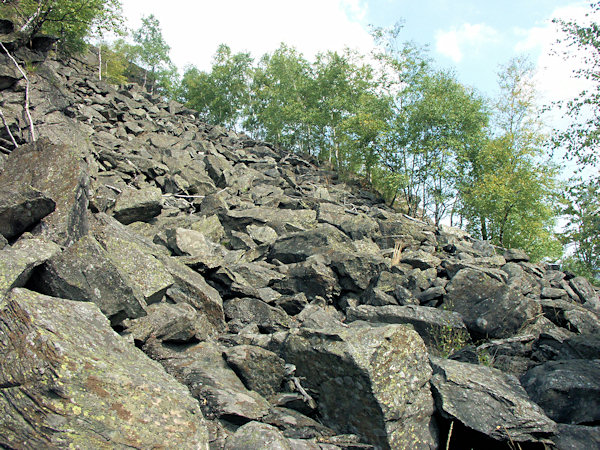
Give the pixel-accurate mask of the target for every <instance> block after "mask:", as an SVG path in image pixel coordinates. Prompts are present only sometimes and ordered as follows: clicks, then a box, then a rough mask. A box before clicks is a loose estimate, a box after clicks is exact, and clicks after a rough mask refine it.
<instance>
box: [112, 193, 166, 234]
mask: <svg viewBox="0 0 600 450" xmlns="http://www.w3.org/2000/svg"><path fill="white" fill-rule="evenodd" d="M161 210H162V192H161V190H160V189H158V188H154V187H146V188H143V189H132V188H128V189H125V190H124V191H123V192H121V193H120V194H119V196H118V197H117V201H116V203H115V208H114V211H113V214H114V216H115V219H117V220H118V221H119V222H121V223H122V224H124V225H128V224H130V223H133V222H138V221H139V222H147V221H149V220H150V219H152V218H154V217H156V216H158V215H159V214H160V211H161Z"/></svg>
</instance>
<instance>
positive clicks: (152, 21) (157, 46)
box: [133, 14, 172, 93]
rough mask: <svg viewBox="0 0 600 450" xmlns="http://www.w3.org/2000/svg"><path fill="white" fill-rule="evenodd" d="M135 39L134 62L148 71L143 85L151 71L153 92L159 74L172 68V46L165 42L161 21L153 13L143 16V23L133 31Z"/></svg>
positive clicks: (144, 84)
mask: <svg viewBox="0 0 600 450" xmlns="http://www.w3.org/2000/svg"><path fill="white" fill-rule="evenodd" d="M133 40H134V42H135V43H136V44H137V46H136V47H135V48H134V50H135V52H134V58H135V59H134V62H136V63H138V64H139V65H140V66H142V67H143V68H144V69H146V71H147V72H145V74H144V83H143V87H146V85H147V84H148V71H149V72H150V73H149V75H150V83H151V87H150V91H151V92H152V93H153V92H154V88H155V85H156V83H157V79H158V78H159V75H161V74H164V73H165V72H167V73H168V71H169V70H170V69H171V68H172V64H171V58H170V57H169V52H170V51H171V47H169V45H168V44H167V43H166V42H165V40H164V38H163V35H162V31H161V29H160V22H159V21H158V19H157V18H156V17H154V15H153V14H150V15H149V16H148V17H143V18H142V25H141V26H140V28H138V29H137V30H135V31H134V32H133Z"/></svg>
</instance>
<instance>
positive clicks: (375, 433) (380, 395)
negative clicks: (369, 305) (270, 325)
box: [282, 325, 437, 449]
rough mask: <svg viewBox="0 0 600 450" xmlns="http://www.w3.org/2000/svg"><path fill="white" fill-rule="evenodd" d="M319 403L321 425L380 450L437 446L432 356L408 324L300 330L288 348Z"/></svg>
mask: <svg viewBox="0 0 600 450" xmlns="http://www.w3.org/2000/svg"><path fill="white" fill-rule="evenodd" d="M282 356H283V357H284V358H285V360H286V361H287V362H289V363H292V364H294V365H295V366H296V367H297V371H296V373H297V375H298V376H299V377H304V378H305V380H306V387H307V388H308V389H310V390H311V391H313V392H315V393H316V394H317V396H318V398H319V412H320V414H321V418H322V419H321V420H322V423H323V424H324V425H326V426H328V427H330V428H332V429H334V430H336V431H337V432H340V433H355V434H358V435H360V436H361V437H362V438H363V439H364V440H365V441H366V442H369V443H371V444H373V445H375V446H377V447H379V448H383V449H390V448H415V447H427V446H431V447H435V445H436V442H437V440H436V436H435V429H433V428H431V415H432V412H433V402H432V397H431V392H430V390H429V387H428V384H427V381H428V380H429V377H430V376H431V372H430V370H431V369H430V367H429V364H428V361H427V351H426V348H425V345H424V344H423V341H422V340H421V338H420V337H419V335H418V334H417V333H416V332H415V331H413V330H411V329H410V328H409V327H406V326H403V325H387V326H383V327H371V326H362V327H359V326H356V327H348V328H344V327H340V328H338V329H335V330H311V329H300V330H299V331H298V332H292V333H290V334H289V335H288V337H287V338H286V339H285V341H284V342H283V346H282Z"/></svg>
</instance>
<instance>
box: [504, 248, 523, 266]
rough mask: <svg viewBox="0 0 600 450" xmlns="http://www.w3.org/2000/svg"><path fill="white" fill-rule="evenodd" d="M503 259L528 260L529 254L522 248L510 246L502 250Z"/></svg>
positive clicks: (513, 260) (508, 260)
mask: <svg viewBox="0 0 600 450" xmlns="http://www.w3.org/2000/svg"><path fill="white" fill-rule="evenodd" d="M504 259H506V261H507V262H516V263H517V262H529V255H528V254H527V253H525V252H524V251H523V250H519V249H516V248H511V249H508V250H506V251H505V252H504Z"/></svg>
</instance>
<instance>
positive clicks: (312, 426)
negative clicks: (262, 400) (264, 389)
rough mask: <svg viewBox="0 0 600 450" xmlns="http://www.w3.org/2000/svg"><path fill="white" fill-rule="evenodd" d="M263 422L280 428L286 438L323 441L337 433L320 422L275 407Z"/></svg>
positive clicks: (292, 411) (296, 412) (289, 410)
mask: <svg viewBox="0 0 600 450" xmlns="http://www.w3.org/2000/svg"><path fill="white" fill-rule="evenodd" d="M262 421H263V422H264V423H267V424H269V425H273V426H275V427H277V428H279V429H280V430H281V431H282V433H283V435H284V436H285V437H286V438H295V439H314V438H317V439H319V440H321V439H322V438H324V437H327V436H333V435H334V434H335V433H334V432H333V430H331V429H330V428H327V427H325V426H323V425H321V424H320V423H319V422H317V421H315V420H313V419H311V418H309V417H307V416H305V415H303V414H301V413H299V412H298V411H295V410H293V409H288V408H280V407H276V406H275V407H273V408H271V410H270V411H269V414H268V415H266V416H265V417H263V419H262Z"/></svg>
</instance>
